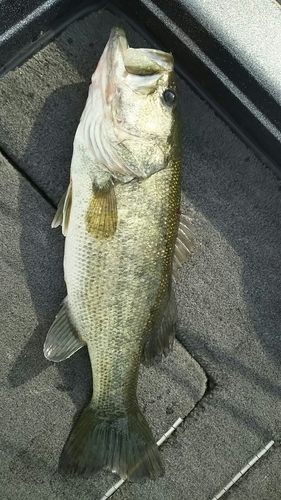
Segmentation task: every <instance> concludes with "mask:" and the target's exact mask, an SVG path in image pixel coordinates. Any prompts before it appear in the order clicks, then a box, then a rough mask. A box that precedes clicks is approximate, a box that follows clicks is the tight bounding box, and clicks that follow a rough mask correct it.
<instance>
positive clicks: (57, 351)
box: [44, 299, 85, 363]
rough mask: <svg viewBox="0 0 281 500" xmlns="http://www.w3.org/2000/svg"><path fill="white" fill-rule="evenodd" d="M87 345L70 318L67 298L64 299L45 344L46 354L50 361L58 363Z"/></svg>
mask: <svg viewBox="0 0 281 500" xmlns="http://www.w3.org/2000/svg"><path fill="white" fill-rule="evenodd" d="M84 345H85V342H83V340H82V339H80V338H79V337H78V334H77V332H76V330H75V328H74V326H73V325H72V324H71V322H70V320H69V315H68V311H67V299H65V300H64V301H63V304H62V307H61V309H60V311H59V313H58V314H57V316H56V317H55V320H54V322H53V324H52V326H51V328H50V330H49V331H48V334H47V337H46V341H45V344H44V356H45V358H47V359H48V360H49V361H55V362H56V363H58V362H60V361H63V360H64V359H67V358H69V357H70V356H72V354H74V353H75V352H76V351H78V350H79V349H81V347H83V346H84Z"/></svg>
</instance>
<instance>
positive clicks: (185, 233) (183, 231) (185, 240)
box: [172, 214, 194, 278]
mask: <svg viewBox="0 0 281 500" xmlns="http://www.w3.org/2000/svg"><path fill="white" fill-rule="evenodd" d="M193 248H194V228H193V225H192V224H191V222H190V220H189V218H188V217H187V216H186V215H183V214H181V215H180V223H179V229H178V236H177V239H176V244H175V253H174V260H173V273H172V274H173V278H176V277H177V275H178V270H179V268H180V267H181V266H182V264H183V263H184V262H185V261H186V260H187V258H188V257H189V256H190V254H191V252H192V250H193Z"/></svg>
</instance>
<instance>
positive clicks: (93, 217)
mask: <svg viewBox="0 0 281 500" xmlns="http://www.w3.org/2000/svg"><path fill="white" fill-rule="evenodd" d="M86 227H87V230H88V231H89V233H91V234H92V235H93V236H94V237H95V238H97V239H108V238H112V236H114V234H115V231H116V227H117V203H116V196H115V191H114V185H113V183H112V181H111V180H110V181H108V182H107V184H106V185H105V186H104V187H103V188H96V187H94V188H93V193H92V197H91V201H90V203H89V206H88V210H87V213H86Z"/></svg>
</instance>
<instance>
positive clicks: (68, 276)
mask: <svg viewBox="0 0 281 500" xmlns="http://www.w3.org/2000/svg"><path fill="white" fill-rule="evenodd" d="M177 100H178V98H177V88H176V82H175V75H174V65H173V58H172V56H171V54H168V53H165V52H162V51H160V50H153V49H133V48H130V47H129V45H128V43H127V40H126V36H125V33H124V31H123V30H121V29H118V28H114V29H113V30H112V31H111V34H110V38H109V41H108V43H107V45H106V47H105V49H104V52H103V54H102V56H101V59H100V61H99V63H98V66H97V68H96V71H95V73H94V74H93V77H92V83H91V85H90V88H89V95H88V99H87V103H86V107H85V110H84V112H83V114H82V117H81V120H80V123H79V126H78V129H77V132H76V135H75V139H74V146H73V157H72V163H71V175H70V184H69V187H68V190H67V192H66V194H65V196H64V197H63V198H62V200H61V202H60V204H59V206H58V210H57V213H56V216H55V218H54V221H53V224H52V225H53V227H57V226H58V225H59V224H61V225H62V230H63V234H64V235H65V254H64V275H65V282H66V286H67V293H68V295H67V298H66V299H65V300H64V302H63V305H62V307H61V310H60V311H59V313H58V315H57V317H56V318H55V321H54V323H53V325H52V326H51V328H50V330H49V332H48V335H47V339H46V342H45V345H44V354H45V356H46V358H47V359H49V360H51V361H55V362H59V361H62V360H64V359H66V358H68V357H69V356H71V355H72V354H73V353H74V352H76V351H77V350H78V349H80V348H81V347H82V346H84V345H87V348H88V352H89V357H90V361H91V366H92V374H93V395H92V399H91V401H90V403H89V405H88V406H87V408H86V409H85V410H84V412H83V413H82V415H81V416H80V419H79V420H78V422H77V424H76V425H75V426H74V428H73V430H72V432H71V433H70V435H69V437H68V440H67V442H66V444H65V446H64V449H63V452H62V455H61V460H60V464H61V467H62V468H63V469H65V470H66V471H69V472H70V473H73V474H76V473H77V474H84V475H89V474H91V473H94V472H96V471H98V470H100V469H101V468H104V467H109V468H110V469H111V470H112V471H113V472H115V473H117V474H119V475H120V476H121V477H122V478H129V479H130V480H131V481H139V480H142V479H147V478H156V477H157V476H159V475H160V474H161V473H162V472H163V465H162V461H161V458H160V454H159V450H158V448H157V446H156V443H155V440H154V438H153V436H152V433H151V431H150V429H149V425H148V423H147V422H146V419H145V417H144V416H143V414H142V412H141V410H140V408H139V406H138V401H137V396H136V390H137V381H138V373H139V367H140V363H141V362H142V361H143V362H145V363H146V364H150V362H151V361H152V359H153V358H154V357H155V356H157V355H162V354H163V353H164V354H167V352H168V351H169V350H170V348H171V346H172V344H173V340H174V335H175V325H176V320H177V313H176V304H175V299H174V294H173V289H172V274H173V273H174V274H175V273H176V272H177V269H178V267H179V266H180V265H181V264H182V262H183V261H184V260H185V258H186V257H187V255H188V254H189V253H190V248H191V244H192V243H191V242H192V231H191V226H190V224H189V222H188V219H187V218H185V217H184V216H180V164H181V152H180V133H179V123H178V102H177Z"/></svg>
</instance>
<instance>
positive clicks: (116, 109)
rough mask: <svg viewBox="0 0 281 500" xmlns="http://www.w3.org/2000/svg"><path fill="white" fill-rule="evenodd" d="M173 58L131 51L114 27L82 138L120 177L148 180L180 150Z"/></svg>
mask: <svg viewBox="0 0 281 500" xmlns="http://www.w3.org/2000/svg"><path fill="white" fill-rule="evenodd" d="M177 101H178V98H177V87H176V81H175V74H174V61H173V56H172V55H171V54H169V53H166V52H163V51H160V50H155V49H134V48H131V47H129V45H128V42H127V39H126V35H125V33H124V31H123V30H122V29H119V28H113V29H112V31H111V33H110V37H109V40H108V43H107V45H106V47H105V49H104V52H103V54H102V56H101V58H100V61H99V63H98V66H97V68H96V71H95V73H94V74H93V76H92V84H91V86H90V90H89V97H88V101H87V103H86V107H85V110H84V113H83V115H82V117H81V122H80V136H83V141H84V144H85V146H86V147H88V148H89V149H90V150H91V152H92V154H93V155H94V156H95V158H96V159H97V161H98V162H99V163H100V164H102V165H103V166H104V167H105V168H106V169H107V170H109V171H110V172H111V173H112V175H113V176H114V177H115V178H118V179H120V180H123V181H124V182H126V181H129V180H131V179H133V178H140V179H141V178H145V177H148V176H150V175H152V174H153V173H155V172H157V171H158V170H161V169H163V168H165V167H166V166H167V165H168V163H169V161H170V159H171V155H172V152H173V151H174V150H175V148H176V149H179V148H178V144H177V142H178V141H179V134H178V133H176V132H178V102H177Z"/></svg>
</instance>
